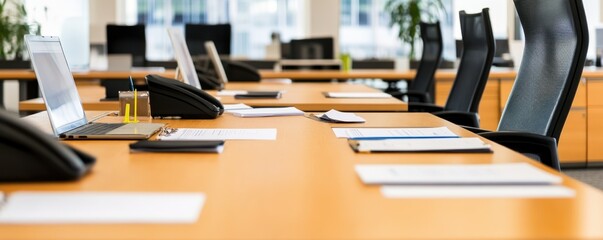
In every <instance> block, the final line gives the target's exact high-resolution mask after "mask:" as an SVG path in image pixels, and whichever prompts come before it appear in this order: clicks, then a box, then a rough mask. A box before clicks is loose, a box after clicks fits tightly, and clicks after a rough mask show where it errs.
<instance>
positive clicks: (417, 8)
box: [385, 0, 446, 59]
mask: <svg viewBox="0 0 603 240" xmlns="http://www.w3.org/2000/svg"><path fill="white" fill-rule="evenodd" d="M385 11H386V12H387V13H389V17H390V26H392V27H393V26H398V27H399V31H398V37H399V38H400V40H402V42H404V43H406V44H408V45H409V47H410V53H409V54H408V57H409V58H410V59H415V41H416V40H417V39H419V38H420V36H419V33H420V32H421V31H420V29H419V23H420V22H421V21H426V22H435V21H438V19H439V17H440V15H441V14H445V13H446V11H445V8H444V4H443V3H442V0H388V1H387V2H386V4H385Z"/></svg>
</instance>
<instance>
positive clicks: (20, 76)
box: [0, 69, 176, 81]
mask: <svg viewBox="0 0 603 240" xmlns="http://www.w3.org/2000/svg"><path fill="white" fill-rule="evenodd" d="M148 74H159V75H161V76H164V77H174V76H175V74H176V73H175V71H174V70H166V71H163V72H157V71H138V70H137V71H126V72H114V71H89V72H74V73H73V78H74V79H75V80H76V81H77V80H93V79H115V80H127V79H128V78H129V77H130V76H132V78H135V79H144V77H145V76H147V75H148ZM0 79H3V80H36V74H35V73H34V72H33V70H23V69H6V70H0Z"/></svg>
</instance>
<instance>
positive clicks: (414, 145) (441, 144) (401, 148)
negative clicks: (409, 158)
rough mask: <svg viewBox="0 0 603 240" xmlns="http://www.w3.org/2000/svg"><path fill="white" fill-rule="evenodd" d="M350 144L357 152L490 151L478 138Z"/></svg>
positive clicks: (408, 139) (388, 140) (413, 139)
mask: <svg viewBox="0 0 603 240" xmlns="http://www.w3.org/2000/svg"><path fill="white" fill-rule="evenodd" d="M351 144H355V146H353V148H354V150H356V151H358V152H490V151H491V150H490V145H489V144H486V143H484V142H483V141H482V140H481V139H479V138H476V137H475V138H407V139H382V140H358V141H355V142H353V143H351Z"/></svg>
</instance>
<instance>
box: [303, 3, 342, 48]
mask: <svg viewBox="0 0 603 240" xmlns="http://www.w3.org/2000/svg"><path fill="white" fill-rule="evenodd" d="M340 8H341V3H340V0H307V1H306V7H305V9H306V16H307V17H306V24H305V28H306V29H305V35H306V37H330V36H332V37H333V39H334V42H335V45H334V46H333V47H334V48H335V56H339V14H340V12H341V11H340Z"/></svg>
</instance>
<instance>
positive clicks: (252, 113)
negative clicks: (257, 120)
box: [228, 107, 304, 117]
mask: <svg viewBox="0 0 603 240" xmlns="http://www.w3.org/2000/svg"><path fill="white" fill-rule="evenodd" d="M228 113H231V114H232V115H234V116H237V117H276V116H303V115H304V112H302V111H301V110H299V109H297V108H295V107H279V108H253V109H240V110H231V111H228Z"/></svg>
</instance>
